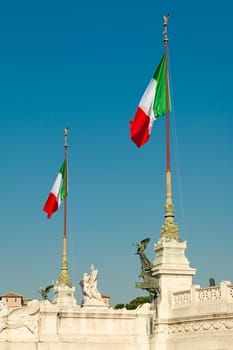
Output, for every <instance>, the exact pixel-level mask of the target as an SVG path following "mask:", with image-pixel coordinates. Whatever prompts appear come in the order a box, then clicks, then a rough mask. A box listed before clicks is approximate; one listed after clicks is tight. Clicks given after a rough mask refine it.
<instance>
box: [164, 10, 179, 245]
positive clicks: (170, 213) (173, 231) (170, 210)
mask: <svg viewBox="0 0 233 350" xmlns="http://www.w3.org/2000/svg"><path fill="white" fill-rule="evenodd" d="M168 19H169V14H167V15H165V16H164V17H163V20H164V22H163V27H164V29H163V42H164V52H165V58H166V73H165V74H166V203H165V222H164V225H163V226H162V230H161V237H163V238H165V239H166V240H170V239H175V240H177V241H180V236H179V228H178V226H177V225H176V223H175V222H174V205H173V201H172V188H171V155H170V123H169V103H170V102H169V101H170V96H169V75H168V41H169V39H168V35H167V26H168Z"/></svg>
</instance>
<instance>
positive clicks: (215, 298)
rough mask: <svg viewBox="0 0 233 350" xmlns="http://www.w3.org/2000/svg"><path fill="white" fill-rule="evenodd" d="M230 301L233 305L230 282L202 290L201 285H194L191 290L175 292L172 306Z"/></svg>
mask: <svg viewBox="0 0 233 350" xmlns="http://www.w3.org/2000/svg"><path fill="white" fill-rule="evenodd" d="M226 300H227V301H228V302H231V301H232V303H233V284H232V283H231V282H229V281H222V282H221V283H220V285H219V286H213V287H212V286H211V287H206V288H200V286H199V285H193V286H192V287H191V289H189V290H184V291H179V292H173V293H172V306H173V307H179V306H181V305H187V304H193V303H213V302H222V301H226Z"/></svg>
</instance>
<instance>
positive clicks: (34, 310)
mask: <svg viewBox="0 0 233 350" xmlns="http://www.w3.org/2000/svg"><path fill="white" fill-rule="evenodd" d="M39 309H40V303H39V301H38V300H32V301H30V302H29V303H28V306H27V307H22V308H18V309H13V310H10V311H9V309H8V307H7V305H4V302H1V303H0V337H4V333H6V331H7V330H17V334H20V336H22V337H24V336H27V335H28V333H29V334H31V335H36V334H37V332H38V315H37V314H38V312H39Z"/></svg>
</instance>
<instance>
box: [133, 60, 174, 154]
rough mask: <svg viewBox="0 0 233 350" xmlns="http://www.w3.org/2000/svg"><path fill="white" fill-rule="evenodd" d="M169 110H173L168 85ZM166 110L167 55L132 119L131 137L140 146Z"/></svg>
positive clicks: (147, 138) (146, 139)
mask: <svg viewBox="0 0 233 350" xmlns="http://www.w3.org/2000/svg"><path fill="white" fill-rule="evenodd" d="M168 110H169V111H170V110H171V102H170V93H169V86H168ZM165 112H166V56H165V55H164V56H163V58H162V60H161V61H160V64H159V66H158V68H157V70H156V72H155V74H154V76H153V78H152V79H151V80H150V82H149V85H148V86H147V88H146V91H145V92H144V94H143V96H142V98H141V100H140V102H139V106H138V108H137V110H136V113H135V116H134V120H131V121H130V137H131V139H132V140H133V141H134V142H135V143H136V145H137V146H138V147H141V146H143V145H144V144H145V143H146V142H147V141H148V140H149V137H150V133H151V129H152V125H153V123H154V121H155V120H156V119H157V118H158V117H160V116H162V115H163V114H165Z"/></svg>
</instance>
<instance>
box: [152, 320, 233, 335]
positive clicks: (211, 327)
mask: <svg viewBox="0 0 233 350" xmlns="http://www.w3.org/2000/svg"><path fill="white" fill-rule="evenodd" d="M222 329H229V330H230V329H231V330H232V329H233V320H205V321H196V322H183V323H179V324H174V325H168V334H170V335H176V334H187V333H195V332H205V331H218V330H222ZM155 333H157V334H158V326H157V325H156V326H155Z"/></svg>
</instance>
